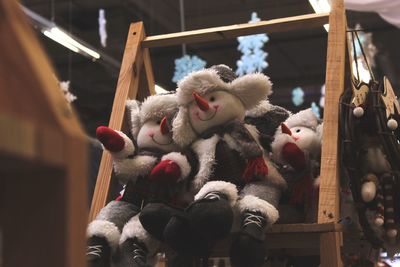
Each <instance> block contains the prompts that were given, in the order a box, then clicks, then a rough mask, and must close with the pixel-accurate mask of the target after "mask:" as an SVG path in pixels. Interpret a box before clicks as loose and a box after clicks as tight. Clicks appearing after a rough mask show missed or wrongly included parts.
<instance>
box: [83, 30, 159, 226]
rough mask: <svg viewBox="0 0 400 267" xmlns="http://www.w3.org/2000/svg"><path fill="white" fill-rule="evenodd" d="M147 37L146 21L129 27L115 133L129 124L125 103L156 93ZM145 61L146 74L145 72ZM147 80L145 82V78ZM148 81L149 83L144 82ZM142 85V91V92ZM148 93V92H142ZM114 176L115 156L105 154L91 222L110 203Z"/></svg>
mask: <svg viewBox="0 0 400 267" xmlns="http://www.w3.org/2000/svg"><path fill="white" fill-rule="evenodd" d="M144 38H145V32H144V27H143V23H142V22H137V23H132V24H131V26H130V28H129V33H128V38H127V41H126V46H125V51H124V56H123V59H122V65H121V70H120V73H119V78H118V84H117V89H116V91H115V97H114V103H113V108H112V111H111V117H110V122H109V127H110V128H112V129H114V130H121V129H122V128H123V124H124V122H125V123H126V121H125V103H126V100H127V99H136V98H137V96H138V91H140V93H139V95H140V97H141V98H144V97H145V96H146V95H149V94H150V93H154V77H153V71H152V68H151V62H150V55H149V51H148V49H146V48H142V47H141V41H142V40H143V39H144ZM143 62H144V67H145V71H142V67H143ZM142 75H145V78H142V79H141V76H142ZM143 79H146V80H147V81H148V82H147V83H143V82H141V83H140V80H143ZM139 84H140V86H141V88H140V89H139ZM141 92H144V93H141ZM111 174H112V159H111V155H110V154H109V153H108V152H106V151H104V152H103V156H102V158H101V162H100V168H99V174H98V176H97V182H96V187H95V191H94V194H93V200H92V206H91V210H90V214H89V221H92V220H93V219H94V218H95V217H96V215H97V214H98V212H99V211H100V209H101V208H103V207H104V206H105V204H106V203H107V201H108V198H109V196H108V193H109V190H110V182H111Z"/></svg>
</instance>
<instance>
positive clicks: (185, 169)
mask: <svg viewBox="0 0 400 267" xmlns="http://www.w3.org/2000/svg"><path fill="white" fill-rule="evenodd" d="M161 160H172V161H173V162H175V163H176V164H178V166H179V168H180V170H181V177H180V178H179V180H178V181H180V180H183V179H186V178H187V177H188V176H189V174H190V171H191V170H192V168H191V167H190V164H189V162H188V160H187V158H186V157H185V156H184V155H182V154H181V153H179V152H171V153H168V154H166V155H164V156H163V157H162V158H161Z"/></svg>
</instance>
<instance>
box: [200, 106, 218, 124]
mask: <svg viewBox="0 0 400 267" xmlns="http://www.w3.org/2000/svg"><path fill="white" fill-rule="evenodd" d="M214 109H215V111H214V112H213V113H212V114H211V115H209V116H208V117H206V118H201V117H200V114H199V112H196V116H197V118H198V119H199V120H201V121H209V120H211V119H212V118H214V117H215V115H216V114H217V111H218V106H216V107H214Z"/></svg>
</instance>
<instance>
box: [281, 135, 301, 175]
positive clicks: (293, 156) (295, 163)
mask: <svg viewBox="0 0 400 267" xmlns="http://www.w3.org/2000/svg"><path fill="white" fill-rule="evenodd" d="M282 156H283V158H284V160H285V161H286V162H287V163H288V164H289V165H290V166H292V167H293V168H294V169H295V170H303V169H305V168H306V167H307V162H306V156H305V154H304V152H303V151H302V150H301V149H300V148H299V147H298V146H297V145H296V144H295V143H291V142H289V143H286V144H285V145H284V146H283V148H282Z"/></svg>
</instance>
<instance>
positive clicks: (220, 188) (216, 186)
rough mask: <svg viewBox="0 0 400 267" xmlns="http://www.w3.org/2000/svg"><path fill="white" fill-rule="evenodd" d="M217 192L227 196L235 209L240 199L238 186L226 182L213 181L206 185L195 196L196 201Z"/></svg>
mask: <svg viewBox="0 0 400 267" xmlns="http://www.w3.org/2000/svg"><path fill="white" fill-rule="evenodd" d="M213 191H217V192H220V193H222V194H224V195H226V196H227V198H228V201H229V203H230V204H231V206H232V207H233V206H234V205H235V204H236V201H237V199H238V190H237V188H236V185H234V184H232V183H229V182H225V181H211V182H208V183H206V184H205V185H204V186H203V187H202V188H201V189H200V191H199V192H198V193H197V194H196V195H195V196H194V199H195V200H198V199H202V198H204V197H205V196H206V195H207V194H208V193H210V192H213Z"/></svg>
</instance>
